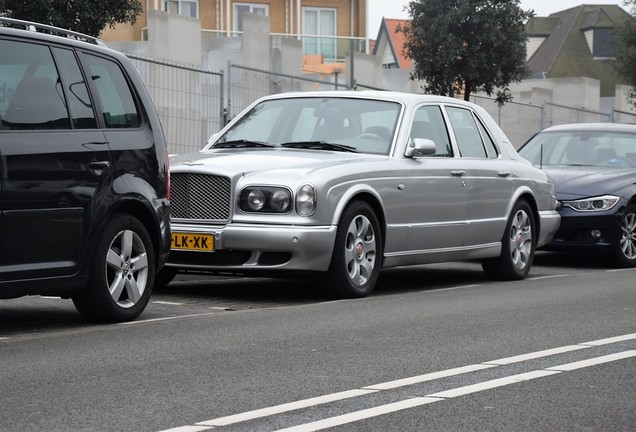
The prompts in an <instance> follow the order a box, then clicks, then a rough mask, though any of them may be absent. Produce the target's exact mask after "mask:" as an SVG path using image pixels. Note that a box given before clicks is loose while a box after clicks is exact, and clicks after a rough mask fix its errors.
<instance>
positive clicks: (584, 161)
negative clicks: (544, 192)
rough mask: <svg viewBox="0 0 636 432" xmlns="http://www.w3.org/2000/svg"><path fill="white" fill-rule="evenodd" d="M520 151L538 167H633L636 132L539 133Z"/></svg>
mask: <svg viewBox="0 0 636 432" xmlns="http://www.w3.org/2000/svg"><path fill="white" fill-rule="evenodd" d="M519 154H520V155H521V156H522V157H524V158H525V159H527V160H529V161H530V162H532V164H533V165H535V166H539V167H541V166H543V167H545V166H554V165H562V166H598V167H612V166H614V167H616V166H619V167H636V134H634V133H626V132H612V131H592V130H582V131H555V132H540V133H539V134H537V135H535V137H534V138H532V139H531V140H530V141H528V143H527V144H526V145H524V146H523V147H522V148H521V149H520V150H519Z"/></svg>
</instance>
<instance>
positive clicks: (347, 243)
mask: <svg viewBox="0 0 636 432" xmlns="http://www.w3.org/2000/svg"><path fill="white" fill-rule="evenodd" d="M382 250H383V249H382V235H381V232H380V224H379V222H378V218H377V216H376V215H375V213H374V212H373V209H371V207H370V206H369V205H368V204H367V203H365V202H363V201H354V202H352V203H351V204H349V205H348V207H347V208H346V209H345V211H344V212H343V214H342V217H341V218H340V222H339V223H338V230H337V232H336V241H335V244H334V250H333V254H332V256H331V264H330V265H329V271H328V272H327V273H326V275H325V277H324V283H325V285H326V288H327V289H328V290H329V292H331V293H332V294H333V295H334V296H336V297H338V298H359V297H365V296H367V295H369V294H370V293H371V292H372V291H373V289H374V288H375V284H376V282H377V280H378V275H379V274H380V268H381V267H382Z"/></svg>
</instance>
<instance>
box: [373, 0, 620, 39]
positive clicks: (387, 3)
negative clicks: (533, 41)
mask: <svg viewBox="0 0 636 432" xmlns="http://www.w3.org/2000/svg"><path fill="white" fill-rule="evenodd" d="M367 1H368V5H369V30H370V32H369V37H370V38H371V39H375V38H376V36H377V35H378V29H379V28H380V22H381V21H382V17H384V18H408V17H409V16H408V14H407V13H406V12H405V11H404V6H405V5H407V4H408V3H409V1H408V0H367ZM581 4H612V5H618V6H623V1H622V0H589V1H581V0H521V8H522V9H524V10H528V9H533V10H534V13H535V15H537V16H548V15H550V14H551V13H554V12H558V11H562V10H565V9H569V8H571V7H574V6H578V5H581ZM623 7H624V6H623Z"/></svg>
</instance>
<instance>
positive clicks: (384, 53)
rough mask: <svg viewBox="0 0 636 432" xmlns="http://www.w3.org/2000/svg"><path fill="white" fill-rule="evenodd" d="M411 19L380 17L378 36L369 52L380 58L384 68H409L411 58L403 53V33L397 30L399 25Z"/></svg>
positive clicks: (404, 40)
mask: <svg viewBox="0 0 636 432" xmlns="http://www.w3.org/2000/svg"><path fill="white" fill-rule="evenodd" d="M410 22H411V20H405V19H392V18H382V23H381V24H380V30H378V37H377V39H376V40H375V43H374V44H373V50H372V51H371V53H372V54H373V55H375V56H378V57H380V58H381V59H382V67H383V68H385V69H410V68H411V65H412V63H411V59H410V58H409V57H407V56H406V55H405V54H404V43H405V42H406V37H405V35H404V33H402V32H398V28H399V27H401V26H405V25H409V23H410Z"/></svg>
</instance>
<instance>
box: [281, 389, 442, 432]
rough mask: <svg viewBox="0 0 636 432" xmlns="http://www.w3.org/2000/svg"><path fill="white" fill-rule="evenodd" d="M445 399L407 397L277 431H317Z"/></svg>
mask: <svg viewBox="0 0 636 432" xmlns="http://www.w3.org/2000/svg"><path fill="white" fill-rule="evenodd" d="M440 400H443V399H437V398H432V397H416V398H413V399H407V400H403V401H400V402H395V403H392V404H388V405H381V406H378V407H374V408H368V409H365V410H361V411H356V412H352V413H349V414H343V415H340V416H336V417H331V418H327V419H324V420H318V421H315V422H312V423H306V424H303V425H300V426H293V427H290V428H286V429H279V430H278V431H277V432H307V431H317V430H321V429H327V428H330V427H334V426H340V425H343V424H346V423H353V422H356V421H360V420H364V419H367V418H371V417H377V416H381V415H383V414H389V413H392V412H396V411H401V410H405V409H409V408H415V407H418V406H421V405H426V404H429V403H433V402H437V401H440Z"/></svg>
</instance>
